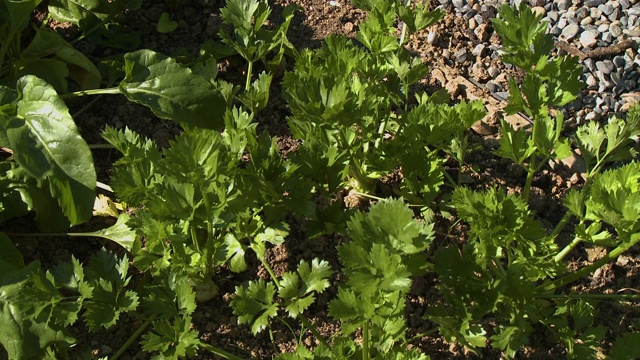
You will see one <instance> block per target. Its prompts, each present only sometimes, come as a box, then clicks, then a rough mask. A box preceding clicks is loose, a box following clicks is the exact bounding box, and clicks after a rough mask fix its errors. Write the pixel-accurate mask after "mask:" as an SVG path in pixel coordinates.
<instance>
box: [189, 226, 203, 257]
mask: <svg viewBox="0 0 640 360" xmlns="http://www.w3.org/2000/svg"><path fill="white" fill-rule="evenodd" d="M189 231H190V232H191V241H193V246H195V248H196V251H197V252H198V254H201V252H200V239H199V238H198V231H197V229H196V227H195V225H193V223H191V224H189Z"/></svg>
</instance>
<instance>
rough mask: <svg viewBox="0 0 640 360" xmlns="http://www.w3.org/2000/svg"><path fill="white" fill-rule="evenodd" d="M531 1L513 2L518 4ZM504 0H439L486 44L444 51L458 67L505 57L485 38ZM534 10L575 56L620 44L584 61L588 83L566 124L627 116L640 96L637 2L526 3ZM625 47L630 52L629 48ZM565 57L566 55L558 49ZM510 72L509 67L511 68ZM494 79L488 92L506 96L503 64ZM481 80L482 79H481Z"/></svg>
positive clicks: (493, 69) (492, 70) (494, 69)
mask: <svg viewBox="0 0 640 360" xmlns="http://www.w3.org/2000/svg"><path fill="white" fill-rule="evenodd" d="M522 1H526V0H509V4H510V5H515V6H518V5H519V4H520V3H521V2H522ZM504 2H505V1H499V0H484V1H482V0H480V1H476V0H468V1H467V0H438V3H439V7H441V8H443V9H445V10H447V11H449V12H453V13H455V15H456V16H457V17H461V18H463V19H464V20H465V21H467V22H468V28H469V29H470V30H473V31H474V32H475V35H476V36H477V37H478V39H479V40H480V41H481V42H480V43H479V44H477V45H475V47H474V48H473V49H472V50H471V51H469V50H465V49H461V50H459V51H458V52H454V53H451V52H450V51H443V56H444V57H445V58H447V59H449V60H450V61H451V62H452V63H453V64H454V65H455V64H456V63H461V62H462V63H463V62H465V60H468V58H469V57H472V56H473V57H476V56H478V55H480V54H481V53H482V52H483V51H485V52H486V51H487V49H488V51H489V57H490V58H491V59H499V58H500V45H499V44H497V43H495V42H492V41H493V40H495V38H494V37H491V38H489V36H487V35H486V34H484V32H485V30H484V26H482V25H483V24H485V23H487V22H488V21H490V20H489V19H490V18H491V17H493V16H491V15H492V14H495V12H496V9H498V8H499V7H500V6H501V5H502V4H503V3H504ZM526 4H527V5H530V6H532V8H533V9H534V11H536V12H538V13H540V14H543V15H544V17H543V18H544V20H545V21H547V22H548V23H549V30H548V31H549V32H550V33H551V34H552V35H553V36H554V38H555V40H556V41H557V42H563V43H566V44H568V48H572V49H574V51H575V52H576V53H582V54H588V53H589V52H591V51H593V50H596V49H603V48H611V47H612V46H616V45H618V46H619V45H626V46H621V47H620V48H619V49H616V50H615V51H613V53H611V54H608V55H604V56H598V57H595V56H594V57H585V58H582V59H581V61H580V63H581V64H582V66H583V67H584V72H583V74H582V80H583V81H584V82H585V83H586V85H587V86H586V88H585V90H584V91H583V92H582V93H581V96H580V97H579V98H578V99H577V100H576V101H574V102H573V103H571V104H569V105H568V106H567V108H566V110H568V111H567V115H568V118H567V122H568V124H569V125H570V126H576V125H580V124H582V123H584V122H585V121H593V120H603V121H604V120H606V119H608V118H610V117H611V116H612V115H613V114H620V113H622V112H624V111H625V110H626V109H627V107H628V106H629V105H630V104H631V103H632V102H637V101H638V98H640V75H639V74H640V53H638V43H640V3H639V2H638V0H613V1H605V0H586V1H580V0H573V1H572V0H555V1H553V2H547V1H538V0H531V1H526ZM625 47H626V48H625ZM559 53H560V54H564V53H566V52H565V51H564V50H562V49H560V50H559ZM482 66H483V64H482V63H479V62H475V63H473V64H472V65H471V66H469V67H468V72H469V74H471V75H470V76H471V77H473V74H477V73H479V71H481V70H482V69H479V68H480V67H482ZM506 68H507V69H509V68H510V66H509V65H507V66H506ZM485 70H486V72H487V73H488V77H489V80H487V81H485V82H484V83H485V85H486V86H487V88H488V89H489V90H490V91H492V92H495V93H498V94H501V93H502V95H507V93H506V91H507V89H506V88H505V87H506V86H504V85H505V84H504V82H498V81H494V80H493V79H496V78H497V77H499V76H500V74H501V69H500V67H499V66H495V65H490V66H488V67H487V68H486V69H485ZM476 80H479V81H480V82H482V80H481V79H476Z"/></svg>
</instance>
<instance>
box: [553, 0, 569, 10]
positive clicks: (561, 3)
mask: <svg viewBox="0 0 640 360" xmlns="http://www.w3.org/2000/svg"><path fill="white" fill-rule="evenodd" d="M555 3H556V6H557V7H558V10H560V11H567V9H569V7H570V6H571V0H558V1H555Z"/></svg>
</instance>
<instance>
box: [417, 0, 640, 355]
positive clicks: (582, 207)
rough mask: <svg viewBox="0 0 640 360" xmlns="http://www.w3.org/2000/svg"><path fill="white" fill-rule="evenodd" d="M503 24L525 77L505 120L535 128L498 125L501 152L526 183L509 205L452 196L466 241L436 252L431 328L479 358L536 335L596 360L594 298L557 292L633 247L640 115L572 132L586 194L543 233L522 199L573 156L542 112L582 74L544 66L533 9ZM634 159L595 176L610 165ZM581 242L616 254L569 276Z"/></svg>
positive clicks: (498, 194) (509, 52)
mask: <svg viewBox="0 0 640 360" xmlns="http://www.w3.org/2000/svg"><path fill="white" fill-rule="evenodd" d="M500 15H501V18H500V19H494V20H493V22H494V25H495V26H496V30H497V31H498V32H499V33H500V35H501V36H502V37H503V42H504V45H505V61H508V62H511V63H512V64H514V65H517V66H519V67H522V69H523V70H524V71H525V73H526V76H525V78H524V80H523V83H522V85H518V84H517V83H516V82H515V80H513V79H511V80H510V84H511V89H510V92H511V97H510V99H509V106H508V107H507V112H511V113H515V112H519V111H525V112H526V113H528V114H529V115H530V116H532V118H533V119H534V125H533V129H532V131H531V132H530V133H529V132H525V131H523V130H515V129H514V128H513V127H511V126H510V125H509V124H508V123H507V122H506V121H503V122H502V125H503V129H502V132H503V134H502V135H503V137H502V139H501V140H500V149H499V150H498V151H497V154H498V155H501V156H504V157H507V158H510V159H511V160H513V161H514V162H515V163H516V164H519V165H522V166H523V167H524V168H525V169H526V170H527V173H528V176H527V183H526V185H525V191H524V194H523V195H506V194H505V193H504V192H503V191H501V190H498V189H495V188H494V189H489V190H486V191H479V192H478V191H471V190H468V189H464V188H457V189H456V190H455V191H454V192H453V196H452V205H453V206H454V207H455V208H456V210H457V214H458V216H459V217H460V219H462V220H463V221H465V222H467V223H468V224H469V226H470V228H469V236H470V238H469V241H468V242H466V243H465V244H463V245H462V247H461V248H460V249H459V248H458V247H456V246H448V247H445V248H442V249H440V250H439V251H438V252H437V253H436V256H435V260H434V262H435V267H434V268H435V271H436V273H438V275H439V279H440V284H439V285H438V288H439V290H440V292H441V293H442V295H443V296H444V301H443V303H442V304H434V305H432V306H430V307H429V314H428V316H427V318H428V319H429V320H431V321H433V322H435V323H436V324H438V327H439V330H440V332H441V333H442V334H443V335H444V336H445V337H446V338H447V339H448V340H450V341H457V342H459V343H461V344H463V345H464V346H465V347H467V348H468V349H470V350H471V351H473V352H476V353H479V352H478V351H479V348H483V347H485V346H487V344H488V343H489V342H490V343H491V345H492V346H493V347H494V348H497V349H500V350H502V351H503V353H504V355H505V356H506V357H508V358H513V357H515V355H516V353H517V352H518V350H520V349H521V348H522V347H523V346H524V345H525V344H527V343H529V337H530V335H531V334H532V333H533V332H534V331H535V330H536V327H537V326H539V325H543V326H544V327H545V328H546V329H547V330H548V331H549V332H550V333H551V334H552V335H554V336H555V337H556V338H557V340H558V341H559V342H560V343H562V344H564V345H565V346H566V351H567V355H568V357H569V358H575V359H581V358H596V357H597V353H598V352H599V351H600V343H599V341H601V340H603V339H604V336H605V334H606V328H604V327H602V326H595V325H594V316H595V312H596V307H595V306H594V305H593V304H592V303H590V302H589V301H588V299H590V297H589V296H588V295H585V296H584V297H582V298H581V297H579V296H577V297H572V296H568V295H562V294H557V293H556V292H558V291H559V290H560V289H561V288H562V287H563V286H565V285H568V284H570V283H571V282H573V281H576V280H579V279H581V278H584V277H585V276H588V275H589V274H590V273H591V272H593V271H595V270H596V269H598V268H600V267H601V266H603V265H605V264H607V263H608V262H611V261H613V260H615V259H616V258H617V257H618V256H619V255H620V254H622V253H623V252H624V251H626V250H628V249H629V248H630V247H631V246H633V245H634V244H636V243H638V241H640V236H638V233H637V232H638V226H639V224H640V223H639V222H638V219H639V217H638V216H639V215H640V213H639V211H640V208H639V204H640V203H639V202H638V200H640V199H638V198H637V196H638V186H640V181H639V176H640V164H639V163H638V162H637V161H634V159H635V158H636V156H637V153H636V152H635V151H634V150H633V142H634V140H633V139H634V138H635V137H637V136H638V135H640V122H639V121H640V107H635V108H634V109H632V110H631V111H629V113H628V116H627V120H626V121H623V120H620V119H617V118H613V119H611V120H610V122H609V123H608V124H606V125H605V126H604V128H601V127H600V126H599V125H598V124H596V123H591V124H587V125H584V126H582V127H580V128H579V129H578V130H577V131H576V135H575V141H576V145H577V147H578V148H579V149H580V154H581V156H582V158H583V159H584V161H585V163H586V164H587V173H586V174H585V176H586V184H585V186H584V187H583V188H582V189H581V190H572V191H571V192H570V193H569V194H568V195H567V197H566V199H565V206H566V208H567V210H568V211H567V213H566V215H565V217H564V218H563V219H562V220H561V221H560V222H559V223H558V225H557V226H556V228H555V229H554V230H553V231H552V232H551V233H550V234H549V233H547V232H546V231H545V230H544V229H543V228H542V226H541V225H540V223H539V222H538V221H536V220H535V219H534V217H533V216H532V214H531V213H530V211H529V210H528V205H527V198H528V193H529V192H528V190H529V187H530V185H531V180H532V178H533V175H534V174H536V173H537V172H538V171H539V170H540V169H541V168H542V167H543V166H544V165H545V164H546V163H547V161H548V160H549V159H562V158H563V157H566V156H568V155H569V154H571V146H570V142H569V140H568V139H566V138H563V137H562V135H561V130H562V124H563V117H562V114H561V112H557V115H556V117H555V118H554V117H552V116H551V115H550V111H549V107H550V106H561V105H564V104H566V103H568V102H569V101H571V100H573V99H574V98H575V96H576V94H577V92H578V90H579V89H580V83H579V81H578V78H579V74H580V68H579V67H578V66H577V60H575V59H572V58H555V59H551V60H550V59H549V55H548V53H549V52H550V50H551V47H552V44H553V41H552V39H550V38H549V36H550V35H547V34H545V31H546V24H545V23H542V24H540V20H541V18H540V16H537V15H534V14H533V12H532V11H531V9H529V8H528V7H526V6H524V5H522V6H520V8H519V9H512V8H510V7H508V6H504V7H503V8H502V10H501V12H500ZM629 161H631V162H630V163H628V164H627V165H624V166H621V167H617V168H615V169H611V170H608V171H605V172H603V171H602V170H603V166H604V165H605V164H607V163H612V162H616V163H618V164H620V163H621V162H629ZM572 216H575V217H576V218H577V219H578V221H579V224H578V225H576V227H575V239H574V240H573V241H572V242H571V243H570V244H569V245H567V246H566V247H565V248H564V249H561V250H559V249H558V247H557V244H556V243H555V237H556V236H557V235H558V234H559V233H560V231H561V230H562V229H563V227H564V226H565V225H566V224H567V222H568V221H569V219H570V218H571V217H572ZM605 229H614V230H615V233H613V232H610V231H609V230H605ZM581 243H587V244H591V245H595V246H605V247H611V250H610V251H609V252H608V253H607V254H606V255H605V256H604V257H603V258H602V259H600V260H598V261H596V262H594V263H593V264H590V265H588V266H585V267H583V268H580V269H578V270H577V271H574V272H569V271H568V270H567V269H566V266H565V264H564V263H563V262H562V259H563V258H564V256H566V255H567V254H568V253H569V252H570V251H571V250H572V249H574V248H575V247H576V246H577V245H578V244H581ZM612 298H615V296H612ZM634 336H635V335H634V334H630V335H627V337H624V338H621V339H620V340H619V341H618V342H617V343H616V344H615V345H614V347H613V348H612V351H611V354H618V356H619V354H622V353H625V352H626V353H629V354H633V353H637V350H634V347H633V346H630V344H629V342H628V339H630V338H633V337H634ZM625 356H626V355H625Z"/></svg>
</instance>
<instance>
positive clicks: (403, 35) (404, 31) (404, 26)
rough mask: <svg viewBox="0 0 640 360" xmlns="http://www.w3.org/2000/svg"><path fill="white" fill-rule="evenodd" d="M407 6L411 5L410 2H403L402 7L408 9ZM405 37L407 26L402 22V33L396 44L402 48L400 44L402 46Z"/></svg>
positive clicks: (409, 0)
mask: <svg viewBox="0 0 640 360" xmlns="http://www.w3.org/2000/svg"><path fill="white" fill-rule="evenodd" d="M409 5H411V0H406V1H405V2H404V6H405V7H408V6H409ZM406 36H407V24H406V23H405V22H402V32H401V33H400V40H399V41H398V44H399V45H400V46H402V44H404V38H405V37H406Z"/></svg>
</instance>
